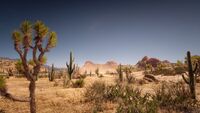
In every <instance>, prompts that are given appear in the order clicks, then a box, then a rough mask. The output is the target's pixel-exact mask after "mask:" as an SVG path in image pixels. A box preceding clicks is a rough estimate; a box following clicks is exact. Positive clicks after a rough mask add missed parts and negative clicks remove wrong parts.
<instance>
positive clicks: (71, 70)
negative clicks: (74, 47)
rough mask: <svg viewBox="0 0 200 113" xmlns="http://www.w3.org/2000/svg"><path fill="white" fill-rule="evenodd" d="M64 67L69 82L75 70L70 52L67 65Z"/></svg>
mask: <svg viewBox="0 0 200 113" xmlns="http://www.w3.org/2000/svg"><path fill="white" fill-rule="evenodd" d="M66 66H67V74H68V77H69V80H71V79H72V75H73V73H74V72H75V69H76V66H75V64H74V57H73V54H72V52H71V51H70V58H69V63H68V62H67V63H66Z"/></svg>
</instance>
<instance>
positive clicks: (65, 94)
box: [0, 72, 200, 113]
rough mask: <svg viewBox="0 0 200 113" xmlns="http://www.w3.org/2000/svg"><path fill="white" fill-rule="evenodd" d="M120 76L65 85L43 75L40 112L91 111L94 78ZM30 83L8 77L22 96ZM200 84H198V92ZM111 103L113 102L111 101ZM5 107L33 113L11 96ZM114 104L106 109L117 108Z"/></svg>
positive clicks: (0, 103) (146, 88)
mask: <svg viewBox="0 0 200 113" xmlns="http://www.w3.org/2000/svg"><path fill="white" fill-rule="evenodd" d="M134 76H135V77H136V78H137V79H142V78H143V76H144V75H143V74H142V72H134ZM116 78H117V76H113V75H104V77H102V78H98V77H96V76H93V77H86V79H85V86H84V88H63V86H62V80H56V81H57V83H59V85H58V86H54V84H55V82H49V81H48V79H47V78H40V79H39V80H38V81H37V83H36V84H37V87H36V102H37V112H38V113H91V112H92V111H91V107H92V106H91V103H88V102H85V101H84V91H85V88H87V87H88V86H89V85H91V84H92V83H93V82H94V81H105V82H106V84H113V83H115V80H116ZM156 78H157V79H158V80H159V81H171V82H176V81H179V80H182V78H181V76H160V75H159V76H156ZM28 84H29V82H28V81H26V79H24V78H9V79H7V87H8V91H9V92H10V93H11V94H13V95H16V96H19V97H28V96H29V93H28ZM156 86H158V84H156V83H148V84H144V85H139V84H136V87H139V88H140V89H142V91H143V92H144V93H145V92H152V91H153V90H154V88H155V87H156ZM199 88H200V85H199V84H197V95H200V92H199ZM108 106H109V105H108ZM1 109H3V110H5V112H6V113H29V103H26V102H13V101H11V100H7V99H4V98H3V97H0V110H1ZM114 111H115V110H114V108H113V106H112V105H111V106H110V107H108V108H107V109H106V111H105V113H112V112H114Z"/></svg>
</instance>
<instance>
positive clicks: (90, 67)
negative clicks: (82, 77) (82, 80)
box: [80, 61, 118, 74]
mask: <svg viewBox="0 0 200 113" xmlns="http://www.w3.org/2000/svg"><path fill="white" fill-rule="evenodd" d="M117 66H118V64H117V63H116V62H115V61H107V62H106V63H105V64H96V63H94V62H92V61H86V62H85V64H84V65H83V66H82V67H81V68H80V73H84V72H85V71H87V73H90V72H91V73H92V74H94V73H95V70H96V69H97V68H98V69H99V72H100V73H101V74H105V73H107V72H116V68H117Z"/></svg>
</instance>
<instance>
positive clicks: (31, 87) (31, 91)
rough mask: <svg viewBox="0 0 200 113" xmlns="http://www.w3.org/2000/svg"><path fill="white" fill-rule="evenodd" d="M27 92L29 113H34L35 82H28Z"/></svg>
mask: <svg viewBox="0 0 200 113" xmlns="http://www.w3.org/2000/svg"><path fill="white" fill-rule="evenodd" d="M29 92H30V111H31V113H36V103H35V80H31V81H30V84H29Z"/></svg>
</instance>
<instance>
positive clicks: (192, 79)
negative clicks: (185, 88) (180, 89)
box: [182, 51, 198, 99]
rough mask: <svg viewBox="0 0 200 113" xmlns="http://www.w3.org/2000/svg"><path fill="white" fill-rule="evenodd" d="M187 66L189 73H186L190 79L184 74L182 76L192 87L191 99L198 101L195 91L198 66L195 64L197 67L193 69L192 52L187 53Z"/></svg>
mask: <svg viewBox="0 0 200 113" xmlns="http://www.w3.org/2000/svg"><path fill="white" fill-rule="evenodd" d="M187 64H188V73H185V74H186V75H187V76H188V79H187V78H185V76H184V74H182V77H183V80H184V81H185V82H186V83H187V84H188V85H189V87H190V93H191V98H192V99H196V90H195V81H196V77H197V74H196V72H197V68H198V64H197V63H196V64H195V67H194V68H193V67H192V61H191V54H190V51H188V52H187Z"/></svg>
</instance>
